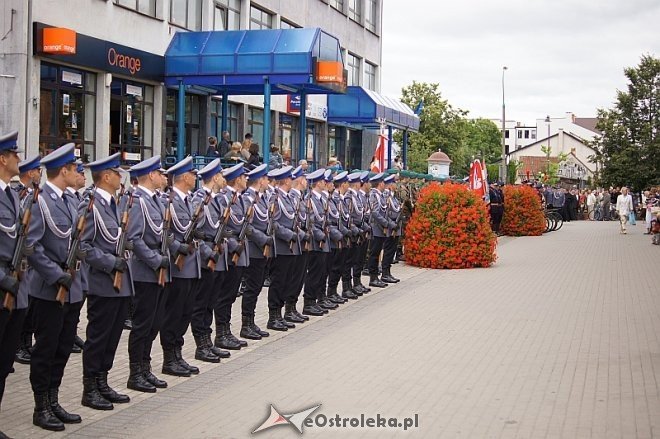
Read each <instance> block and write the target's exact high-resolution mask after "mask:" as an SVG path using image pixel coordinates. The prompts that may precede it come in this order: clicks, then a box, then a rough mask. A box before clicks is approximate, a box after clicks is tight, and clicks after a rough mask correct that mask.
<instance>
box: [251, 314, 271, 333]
mask: <svg viewBox="0 0 660 439" xmlns="http://www.w3.org/2000/svg"><path fill="white" fill-rule="evenodd" d="M250 328H252V330H253V331H254V332H256V333H257V334H259V335H260V336H262V337H268V336H269V335H270V334H269V333H268V331H264V330H262V329H261V328H260V327H258V326H257V324H256V323H254V314H253V315H251V316H250Z"/></svg>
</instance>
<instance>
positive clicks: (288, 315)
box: [284, 303, 305, 323]
mask: <svg viewBox="0 0 660 439" xmlns="http://www.w3.org/2000/svg"><path fill="white" fill-rule="evenodd" d="M295 311H296V306H295V305H292V304H290V303H287V304H285V305H284V320H286V321H287V322H291V323H305V319H302V318H300V317H298V316H297V315H296V312H295Z"/></svg>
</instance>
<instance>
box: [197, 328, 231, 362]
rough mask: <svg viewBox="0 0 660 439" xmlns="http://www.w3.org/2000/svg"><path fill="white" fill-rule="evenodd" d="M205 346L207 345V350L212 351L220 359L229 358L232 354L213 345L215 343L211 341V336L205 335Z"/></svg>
mask: <svg viewBox="0 0 660 439" xmlns="http://www.w3.org/2000/svg"><path fill="white" fill-rule="evenodd" d="M203 337H204V344H205V345H206V347H207V348H209V349H210V350H211V352H213V353H214V354H215V355H217V356H218V358H229V357H230V355H231V354H230V353H229V351H225V350H222V349H220V348H217V347H215V346H214V345H213V342H212V341H211V334H204V336H203Z"/></svg>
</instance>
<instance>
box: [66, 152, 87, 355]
mask: <svg viewBox="0 0 660 439" xmlns="http://www.w3.org/2000/svg"><path fill="white" fill-rule="evenodd" d="M76 172H77V175H76V184H75V185H74V186H69V187H67V188H66V192H65V193H64V196H65V197H68V198H67V200H70V201H71V202H72V203H73V205H74V206H78V205H79V204H80V202H81V201H82V200H83V197H82V195H80V192H79V191H80V189H83V188H84V187H85V167H84V166H83V162H81V161H80V160H76ZM80 284H81V287H82V291H83V304H84V303H85V298H86V297H87V292H88V291H89V283H88V282H87V269H86V268H85V266H84V265H82V266H81V268H80ZM81 308H82V307H81ZM84 344H85V342H84V341H83V339H82V338H80V337H78V328H77V327H76V334H75V335H74V338H73V347H72V348H71V353H72V354H79V353H81V352H82V348H83V346H84Z"/></svg>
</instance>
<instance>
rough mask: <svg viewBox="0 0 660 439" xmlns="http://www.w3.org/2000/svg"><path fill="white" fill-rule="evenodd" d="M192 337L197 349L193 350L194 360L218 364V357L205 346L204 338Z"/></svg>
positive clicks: (199, 336) (200, 336)
mask: <svg viewBox="0 0 660 439" xmlns="http://www.w3.org/2000/svg"><path fill="white" fill-rule="evenodd" d="M193 337H194V338H195V344H196V345H197V349H195V360H199V361H204V362H206V363H219V362H220V357H218V356H217V355H215V354H214V353H213V352H212V351H211V349H210V347H208V346H206V342H205V340H204V336H202V335H195V334H193Z"/></svg>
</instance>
